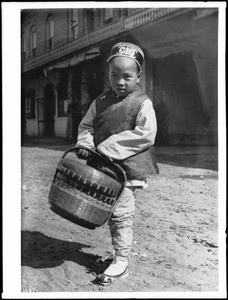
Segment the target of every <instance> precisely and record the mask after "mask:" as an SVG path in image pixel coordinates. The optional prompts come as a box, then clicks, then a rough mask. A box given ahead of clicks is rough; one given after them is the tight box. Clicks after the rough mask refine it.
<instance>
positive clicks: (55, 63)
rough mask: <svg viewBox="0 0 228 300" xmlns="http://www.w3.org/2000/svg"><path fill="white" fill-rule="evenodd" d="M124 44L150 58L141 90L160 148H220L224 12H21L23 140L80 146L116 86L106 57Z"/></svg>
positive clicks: (137, 9) (110, 9) (135, 10)
mask: <svg viewBox="0 0 228 300" xmlns="http://www.w3.org/2000/svg"><path fill="white" fill-rule="evenodd" d="M119 41H127V42H132V43H136V44H137V45H139V46H140V47H141V48H142V49H143V51H144V53H145V62H144V64H143V76H142V78H141V82H140V84H141V88H142V90H143V92H145V93H147V95H148V96H149V97H150V99H151V101H152V102H153V105H154V108H155V112H156V116H157V121H158V134H157V138H156V144H157V145H205V144H206V145H208V144H212V145H216V144H217V138H218V136H217V135H218V133H217V132H218V125H217V123H218V99H217V69H218V9H217V8H208V9H206V8H90V9H88V8H83V9H82V8H81V9H39V10H38V9H29V10H22V11H21V67H22V68H21V70H22V74H21V123H22V124H21V125H22V126H21V128H22V137H23V138H25V137H29V136H56V137H64V138H67V139H70V140H72V141H73V142H76V140H77V128H78V125H79V123H80V121H81V119H82V117H83V116H84V115H85V113H86V111H87V109H88V107H89V105H90V103H91V102H92V101H93V100H94V99H95V98H96V97H97V96H98V95H99V94H100V93H102V92H103V91H104V90H106V89H108V88H109V83H108V77H107V65H106V60H107V55H108V53H109V51H110V49H111V47H112V46H113V45H114V44H115V43H117V42H119Z"/></svg>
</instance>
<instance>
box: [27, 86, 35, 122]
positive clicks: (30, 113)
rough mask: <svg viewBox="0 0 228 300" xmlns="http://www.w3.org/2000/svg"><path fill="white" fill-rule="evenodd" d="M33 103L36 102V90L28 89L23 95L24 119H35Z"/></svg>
mask: <svg viewBox="0 0 228 300" xmlns="http://www.w3.org/2000/svg"><path fill="white" fill-rule="evenodd" d="M35 103H36V92H35V90H29V91H28V93H26V96H25V116H26V119H35V117H36V114H35Z"/></svg>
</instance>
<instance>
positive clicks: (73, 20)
mask: <svg viewBox="0 0 228 300" xmlns="http://www.w3.org/2000/svg"><path fill="white" fill-rule="evenodd" d="M78 12H79V11H78V9H77V8H73V9H71V11H70V24H71V26H70V29H71V39H72V40H76V39H77V38H78V32H79V30H78V24H79V21H78V16H79V14H78Z"/></svg>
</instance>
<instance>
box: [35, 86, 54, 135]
mask: <svg viewBox="0 0 228 300" xmlns="http://www.w3.org/2000/svg"><path fill="white" fill-rule="evenodd" d="M41 103H42V102H41ZM43 108H44V111H43V123H44V130H43V135H45V136H54V134H55V130H54V125H55V123H54V116H55V94H54V88H53V85H51V84H48V85H46V86H45V88H44V100H43ZM38 121H41V120H38Z"/></svg>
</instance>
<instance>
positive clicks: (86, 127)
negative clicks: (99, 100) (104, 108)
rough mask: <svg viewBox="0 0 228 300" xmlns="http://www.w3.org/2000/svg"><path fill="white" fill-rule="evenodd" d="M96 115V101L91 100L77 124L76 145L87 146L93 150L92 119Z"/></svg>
mask: <svg viewBox="0 0 228 300" xmlns="http://www.w3.org/2000/svg"><path fill="white" fill-rule="evenodd" d="M95 116H96V101H93V102H92V104H91V105H90V107H89V109H88V111H87V113H86V114H85V116H84V118H83V119H82V121H81V123H80V124H79V126H78V139H77V143H76V146H77V147H79V146H82V147H87V148H89V149H92V150H94V149H95V145H94V139H93V137H94V126H93V120H94V118H95Z"/></svg>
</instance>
